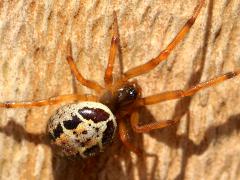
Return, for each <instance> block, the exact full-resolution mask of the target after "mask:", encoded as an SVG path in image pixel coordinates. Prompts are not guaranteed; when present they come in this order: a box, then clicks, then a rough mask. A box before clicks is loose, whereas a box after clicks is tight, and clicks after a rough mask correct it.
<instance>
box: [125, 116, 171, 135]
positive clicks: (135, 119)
mask: <svg viewBox="0 0 240 180" xmlns="http://www.w3.org/2000/svg"><path fill="white" fill-rule="evenodd" d="M130 122H131V126H132V128H133V130H134V131H135V132H137V133H145V132H149V131H151V130H154V129H161V128H165V127H167V126H170V125H172V124H174V123H175V121H173V120H167V121H166V120H165V121H160V122H153V123H149V124H144V125H139V124H138V123H139V113H138V112H137V111H134V112H133V113H132V114H131V119H130Z"/></svg>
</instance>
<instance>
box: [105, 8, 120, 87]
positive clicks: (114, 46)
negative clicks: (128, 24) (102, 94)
mask: <svg viewBox="0 0 240 180" xmlns="http://www.w3.org/2000/svg"><path fill="white" fill-rule="evenodd" d="M113 18H114V22H113V37H112V41H111V47H110V53H109V59H108V64H107V68H106V71H105V76H104V81H105V85H106V86H108V85H110V84H112V81H113V78H112V72H113V66H114V62H115V57H116V52H117V49H118V43H119V36H118V24H117V15H116V12H115V11H114V12H113Z"/></svg>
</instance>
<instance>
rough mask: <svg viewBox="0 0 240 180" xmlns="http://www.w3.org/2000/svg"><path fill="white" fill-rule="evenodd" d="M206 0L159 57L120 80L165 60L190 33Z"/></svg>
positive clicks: (134, 69)
mask: <svg viewBox="0 0 240 180" xmlns="http://www.w3.org/2000/svg"><path fill="white" fill-rule="evenodd" d="M204 2H205V0H200V2H199V4H198V6H197V7H196V8H195V10H194V13H193V15H192V17H191V18H190V19H189V20H188V21H187V22H186V24H185V25H184V26H183V27H182V29H181V30H180V32H179V33H178V34H177V35H176V37H175V38H174V39H173V40H172V42H171V43H170V44H169V45H168V46H167V47H166V49H165V50H163V51H162V52H161V53H160V54H159V55H158V56H157V57H155V58H153V59H151V60H150V61H148V62H147V63H145V64H142V65H140V66H137V67H135V68H132V69H130V70H128V71H127V72H126V73H124V74H123V77H122V79H120V81H127V80H128V79H130V78H133V77H136V76H139V75H141V74H145V73H147V72H149V71H150V70H152V69H153V68H155V67H156V66H157V65H158V64H159V63H160V62H162V61H163V60H165V59H166V58H167V57H168V55H169V54H170V52H171V51H172V50H173V49H174V48H175V47H176V46H177V45H178V44H179V42H181V41H182V40H183V38H184V37H185V35H186V34H187V33H188V31H189V30H190V28H191V27H192V25H193V24H194V22H195V20H196V18H197V16H198V14H199V13H200V10H201V8H202V6H203V4H204Z"/></svg>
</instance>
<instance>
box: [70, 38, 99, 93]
mask: <svg viewBox="0 0 240 180" xmlns="http://www.w3.org/2000/svg"><path fill="white" fill-rule="evenodd" d="M67 62H68V64H69V66H70V68H71V71H72V73H73V74H74V75H75V77H76V78H77V80H78V81H79V82H80V83H81V84H82V85H83V86H86V87H88V88H91V89H94V90H95V91H96V92H98V93H99V92H101V90H102V89H103V87H102V86H100V85H99V84H98V83H96V82H94V81H90V80H87V79H85V78H84V77H83V76H82V74H81V73H80V72H79V71H78V69H77V66H76V64H75V63H74V61H73V57H72V44H71V42H70V40H69V41H68V44H67Z"/></svg>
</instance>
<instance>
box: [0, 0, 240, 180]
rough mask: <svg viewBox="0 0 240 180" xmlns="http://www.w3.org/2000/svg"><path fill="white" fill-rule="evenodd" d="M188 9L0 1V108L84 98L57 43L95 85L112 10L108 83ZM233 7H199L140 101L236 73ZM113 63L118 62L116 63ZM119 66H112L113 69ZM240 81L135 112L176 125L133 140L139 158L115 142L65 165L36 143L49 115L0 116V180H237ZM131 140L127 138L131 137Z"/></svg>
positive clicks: (163, 3) (226, 3) (173, 4)
mask: <svg viewBox="0 0 240 180" xmlns="http://www.w3.org/2000/svg"><path fill="white" fill-rule="evenodd" d="M197 3H198V2H197V0H186V1H185V0H149V1H140V0H131V1H120V0H116V1H107V0H101V1H98V0H96V1H87V0H84V1H64V0H59V1H48V0H45V1H31V0H26V1H24V0H20V1H15V0H14V1H0V101H2V102H4V101H15V100H17V101H22V100H37V99H43V98H47V97H51V96H56V95H59V94H66V93H72V92H79V93H89V92H91V91H90V90H88V89H87V88H84V87H82V86H80V85H79V83H78V82H76V81H75V80H74V78H73V77H72V75H71V73H70V70H69V67H68V65H67V63H66V61H65V56H66V42H67V39H71V40H72V42H73V54H74V58H75V60H76V62H77V65H78V68H79V69H80V70H81V72H82V73H83V74H84V75H85V77H87V78H90V79H92V80H95V81H97V82H99V83H103V74H104V69H105V67H106V64H107V59H108V53H109V46H110V41H111V25H112V21H113V16H112V14H113V10H116V12H117V16H118V21H119V32H120V40H121V52H120V55H119V57H120V58H119V59H120V62H121V63H116V66H115V77H117V76H118V75H119V72H120V71H121V70H120V68H121V67H122V71H126V70H127V69H129V68H131V67H134V66H136V65H139V64H141V63H144V62H146V61H147V60H149V59H151V58H153V57H155V56H156V55H157V54H158V53H159V52H160V51H161V49H163V48H164V47H166V45H167V44H168V43H169V42H170V41H171V40H172V39H173V37H174V36H175V35H176V33H177V32H178V31H179V30H180V28H181V27H182V25H183V24H184V23H185V22H186V21H187V19H188V18H189V17H190V16H191V14H192V12H193V9H194V7H195V6H196V5H197ZM239 15H240V0H216V1H213V0H206V3H205V5H204V8H203V9H202V11H201V14H200V16H199V17H198V19H197V21H196V23H195V24H194V26H193V28H192V29H191V31H190V33H189V34H188V35H187V37H186V38H185V39H184V41H183V42H182V43H181V44H180V45H179V46H178V47H177V48H176V49H175V50H174V51H173V52H172V53H171V55H170V57H169V58H168V61H167V62H164V63H162V64H161V65H159V66H158V67H157V68H156V69H155V70H153V71H151V72H150V73H148V74H146V75H143V76H140V77H139V78H137V79H138V81H139V83H140V84H141V86H142V88H143V95H144V96H146V95H151V94H154V93H157V92H163V91H166V90H175V89H179V88H187V87H189V86H192V85H194V84H196V83H198V82H201V81H205V80H207V79H209V78H212V77H214V76H216V75H219V74H222V73H224V72H228V71H232V70H234V69H237V68H239V67H240V18H239ZM117 62H119V61H117ZM119 64H120V65H119ZM239 92H240V80H239V78H238V77H237V78H235V79H234V80H229V81H228V82H225V83H223V84H221V85H219V86H217V87H214V88H209V89H207V90H204V91H201V92H199V93H198V94H196V95H195V96H193V97H190V98H185V99H182V100H175V101H169V102H166V103H161V104H157V105H153V106H149V107H147V108H145V109H142V111H141V112H142V113H141V117H142V120H143V122H146V123H147V122H150V121H160V120H164V119H172V118H175V117H178V116H180V118H181V122H180V123H179V124H178V125H176V126H173V127H171V128H166V129H163V130H156V131H153V132H151V133H149V134H144V135H136V134H134V135H133V136H132V141H133V142H134V144H135V145H136V146H138V147H140V148H143V149H145V151H146V152H147V153H148V155H147V156H144V157H137V156H136V155H134V154H132V153H130V152H129V151H128V150H127V149H126V148H125V147H123V146H122V144H121V143H120V142H119V140H117V138H116V141H115V142H114V143H113V145H112V146H111V147H110V148H109V149H107V150H106V152H105V153H102V154H101V155H99V156H97V157H95V158H92V159H89V160H84V161H68V160H65V159H59V158H56V157H55V156H53V155H52V151H51V148H50V147H49V146H48V144H47V141H46V139H45V138H44V136H39V135H40V134H42V133H44V132H45V127H46V123H47V121H48V118H49V117H50V115H51V114H52V113H53V112H54V110H56V108H57V107H58V106H51V107H44V108H32V109H8V110H6V109H0V122H1V123H0V124H1V127H2V128H0V131H1V134H0V179H3V180H5V179H24V180H25V179H55V180H58V179H100V180H105V179H111V180H113V179H116V180H120V179H124V180H125V179H130V180H133V179H140V180H147V179H157V180H160V179H175V180H180V179H210V180H211V179H212V180H215V179H228V180H230V179H232V180H236V179H240V158H239V157H240V143H239V141H240V133H239V130H240V105H239V102H240V93H239ZM131 134H132V133H131Z"/></svg>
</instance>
